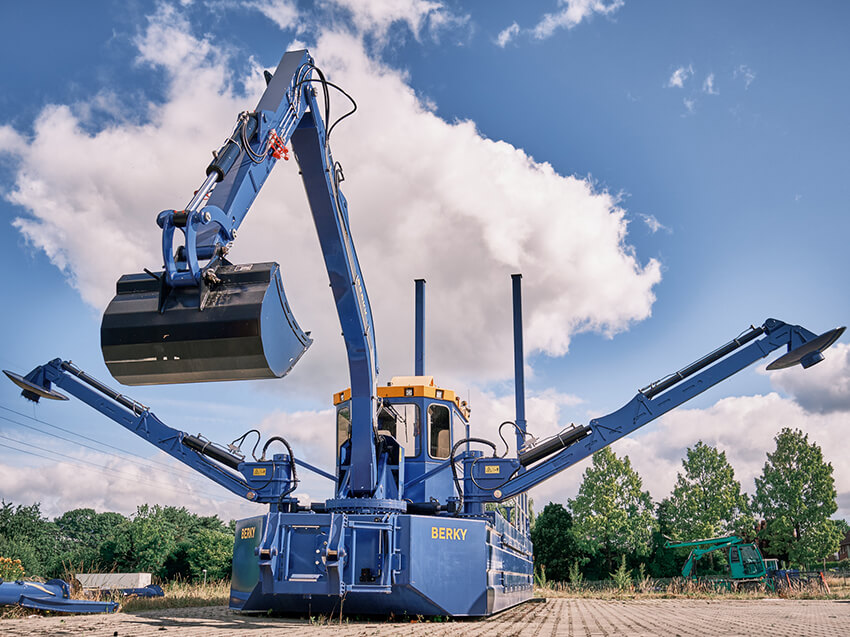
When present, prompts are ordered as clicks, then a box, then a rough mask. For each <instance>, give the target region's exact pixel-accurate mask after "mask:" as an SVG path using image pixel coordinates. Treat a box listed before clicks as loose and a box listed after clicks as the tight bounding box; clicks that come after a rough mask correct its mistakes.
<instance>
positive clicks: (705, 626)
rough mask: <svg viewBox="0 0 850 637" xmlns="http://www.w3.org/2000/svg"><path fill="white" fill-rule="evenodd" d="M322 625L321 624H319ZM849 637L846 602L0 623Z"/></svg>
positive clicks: (27, 629)
mask: <svg viewBox="0 0 850 637" xmlns="http://www.w3.org/2000/svg"><path fill="white" fill-rule="evenodd" d="M322 619H324V618H322ZM248 631H250V635H251V637H261V636H264V635H286V634H291V635H293V636H295V635H298V637H301V636H302V635H303V636H305V637H313V636H318V635H334V636H341V637H343V636H344V637H349V636H350V637H355V636H357V637H359V636H366V635H378V636H380V637H384V636H388V635H411V636H417V637H419V636H422V637H426V636H427V637H432V636H433V635H462V636H463V637H478V636H484V635H499V636H500V637H502V636H505V637H507V636H510V635H523V636H525V635H529V636H541V637H545V636H549V635H553V636H554V635H568V636H575V637H584V636H586V635H588V636H589V635H606V636H607V635H631V636H644V635H646V636H649V635H652V636H656V635H664V636H667V635H669V636H671V637H675V636H679V637H692V636H696V635H706V636H708V635H711V636H720V635H730V636H731V635H759V636H763V635H770V636H771V637H784V636H788V637H791V636H797V635H806V636H809V635H825V636H830V637H845V636H846V635H850V600H847V601H800V600H781V599H767V600H734V601H729V600H686V599H670V600H666V599H649V600H627V601H622V600H595V599H570V598H552V599H549V600H546V601H540V602H532V603H528V604H524V605H522V606H519V607H517V608H513V609H511V610H508V611H505V612H504V613H500V614H499V615H497V616H495V617H491V618H489V619H486V620H475V621H455V622H447V623H434V622H423V623H400V622H395V623H383V622H378V623H367V622H350V623H347V622H346V621H345V620H343V622H342V623H341V624H340V623H339V622H338V621H337V620H334V621H333V622H332V623H331V624H330V625H327V624H325V625H319V624H318V620H314V621H313V622H310V621H308V620H304V619H288V618H280V617H257V616H246V615H237V614H235V613H231V612H230V611H228V610H227V609H226V608H224V607H221V606H213V607H207V608H179V609H169V610H165V611H162V610H159V611H145V612H138V613H118V614H115V615H76V616H69V617H64V618H62V617H59V616H53V617H41V616H31V617H28V618H25V619H6V620H2V621H0V635H15V636H16V637H18V636H21V637H22V636H25V635H51V636H53V635H91V636H92V637H118V636H120V637H130V636H145V635H148V636H149V635H158V636H161V635H179V636H180V637H220V636H224V635H242V634H246V633H247V632H248Z"/></svg>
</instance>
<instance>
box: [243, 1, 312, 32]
mask: <svg viewBox="0 0 850 637" xmlns="http://www.w3.org/2000/svg"><path fill="white" fill-rule="evenodd" d="M244 6H245V7H247V8H249V9H256V10H257V11H259V12H260V13H262V14H263V15H264V16H266V17H267V18H268V19H269V20H271V21H272V22H274V23H275V24H276V25H277V26H278V27H279V28H280V29H281V30H282V31H284V30H286V29H293V28H296V29H297V28H298V26H299V17H300V16H299V14H298V7H297V6H296V4H295V1H294V0H252V1H250V2H246V3H245V5H244Z"/></svg>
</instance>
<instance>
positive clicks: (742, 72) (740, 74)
mask: <svg viewBox="0 0 850 637" xmlns="http://www.w3.org/2000/svg"><path fill="white" fill-rule="evenodd" d="M732 77H733V78H734V79H738V78H741V79H742V80H744V89H748V88H750V84H752V83H753V82H754V81H755V79H756V73H755V71H753V70H752V69H751V68H750V67H749V66H747V65H746V64H741V65H739V66H738V68H736V69H735V70H734V71H733V72H732Z"/></svg>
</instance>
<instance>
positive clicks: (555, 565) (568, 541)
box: [531, 502, 579, 582]
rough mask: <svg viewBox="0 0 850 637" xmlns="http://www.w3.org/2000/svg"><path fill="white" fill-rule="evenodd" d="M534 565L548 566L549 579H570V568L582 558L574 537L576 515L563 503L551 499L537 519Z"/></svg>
mask: <svg viewBox="0 0 850 637" xmlns="http://www.w3.org/2000/svg"><path fill="white" fill-rule="evenodd" d="M531 541H532V542H533V543H534V565H535V567H537V566H543V567H544V568H545V569H546V578H547V579H549V580H552V581H554V582H565V581H567V579H569V569H570V566H571V565H572V563H573V562H575V560H577V559H578V557H579V552H578V545H577V544H576V540H575V537H573V516H572V515H570V512H569V511H567V510H566V509H565V508H564V505H562V504H554V503H552V502H550V503H549V504H547V505H546V506H545V507H543V511H541V512H540V515H538V516H537V518H536V519H535V520H534V526H533V527H532V529H531Z"/></svg>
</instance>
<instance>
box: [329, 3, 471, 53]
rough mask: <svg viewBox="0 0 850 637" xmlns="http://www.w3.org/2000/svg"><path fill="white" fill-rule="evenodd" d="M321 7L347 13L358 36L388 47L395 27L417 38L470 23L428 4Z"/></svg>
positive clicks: (467, 18) (357, 4)
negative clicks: (389, 34) (371, 38)
mask: <svg viewBox="0 0 850 637" xmlns="http://www.w3.org/2000/svg"><path fill="white" fill-rule="evenodd" d="M322 4H323V5H324V6H325V7H326V8H329V9H330V10H331V12H333V11H335V10H339V9H342V10H344V11H347V12H348V13H350V15H351V18H352V21H353V22H354V26H355V28H356V29H357V31H358V33H360V34H370V35H372V36H374V37H375V38H377V40H378V41H379V43H380V44H381V45H386V44H387V43H388V41H387V34H388V32H389V30H390V27H392V25H393V24H396V23H402V24H405V25H406V26H407V28H408V29H410V31H411V32H412V33H413V35H414V37H416V38H419V37H420V36H421V34H422V31H423V30H424V29H425V28H426V27H428V28H429V30H430V31H431V33H432V35H436V33H437V32H438V31H439V30H441V29H444V28H448V27H453V26H460V25H463V24H465V23H466V22H467V21H468V20H469V16H467V15H457V14H454V13H453V12H451V11H450V10H449V9H447V8H446V7H445V6H444V5H443V3H441V2H433V1H431V0H324V1H323V2H322Z"/></svg>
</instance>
